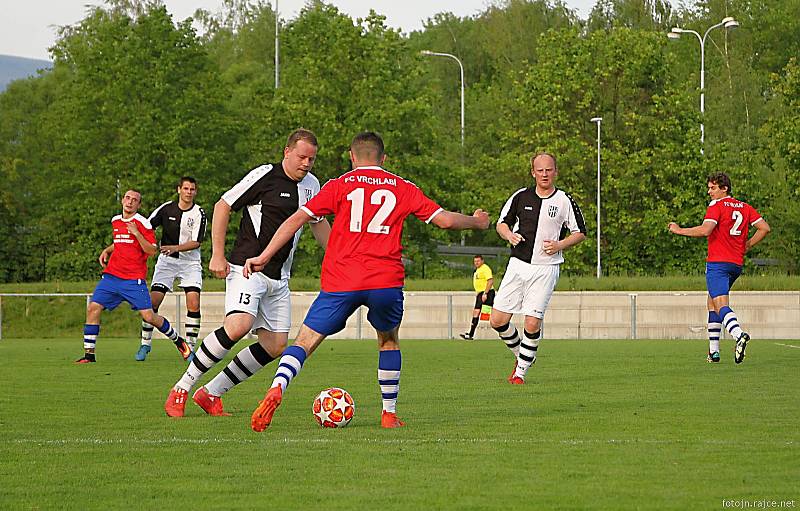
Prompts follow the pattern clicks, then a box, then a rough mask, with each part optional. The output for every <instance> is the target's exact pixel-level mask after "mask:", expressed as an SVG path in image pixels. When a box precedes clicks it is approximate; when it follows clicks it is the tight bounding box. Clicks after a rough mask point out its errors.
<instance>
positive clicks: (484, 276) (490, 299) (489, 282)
mask: <svg viewBox="0 0 800 511" xmlns="http://www.w3.org/2000/svg"><path fill="white" fill-rule="evenodd" d="M472 265H473V266H475V273H474V274H473V275H472V286H473V287H474V288H475V292H476V293H477V295H476V296H475V308H474V309H473V311H472V325H470V328H469V332H466V333H463V334H459V336H460V337H461V338H462V339H465V340H467V341H471V340H472V339H474V335H475V329H476V328H478V319H479V318H480V314H481V307H483V306H484V305H488V306H490V307H491V306H492V304H494V289H493V286H494V279H493V278H492V269H491V268H489V266H488V265H487V264H486V263H485V262H484V260H483V256H482V255H476V256H475V257H474V258H473V259H472Z"/></svg>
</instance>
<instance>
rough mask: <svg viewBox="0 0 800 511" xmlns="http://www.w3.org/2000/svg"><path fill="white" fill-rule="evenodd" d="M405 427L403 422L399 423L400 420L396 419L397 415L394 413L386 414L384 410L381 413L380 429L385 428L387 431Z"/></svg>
mask: <svg viewBox="0 0 800 511" xmlns="http://www.w3.org/2000/svg"><path fill="white" fill-rule="evenodd" d="M405 425H406V423H405V422H403V421H401V420H400V419H398V418H397V414H396V413H392V412H387V411H386V410H384V411H383V412H382V413H381V427H382V428H387V429H391V428H400V427H402V426H405Z"/></svg>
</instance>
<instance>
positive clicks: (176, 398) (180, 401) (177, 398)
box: [164, 389, 189, 417]
mask: <svg viewBox="0 0 800 511" xmlns="http://www.w3.org/2000/svg"><path fill="white" fill-rule="evenodd" d="M188 398H189V392H187V391H185V390H183V389H178V390H175V389H172V390H170V391H169V396H167V401H166V403H164V411H165V412H167V415H169V416H170V417H183V411H184V409H185V408H186V400H187V399H188Z"/></svg>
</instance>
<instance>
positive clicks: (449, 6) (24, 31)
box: [0, 0, 595, 60]
mask: <svg viewBox="0 0 800 511" xmlns="http://www.w3.org/2000/svg"><path fill="white" fill-rule="evenodd" d="M326 3H329V4H333V5H335V6H337V7H338V8H339V10H340V11H342V12H344V13H346V14H349V15H350V16H351V17H353V18H359V17H364V16H366V15H367V14H368V13H369V10H370V8H372V9H375V11H377V12H378V13H379V14H383V15H385V16H386V18H387V20H386V22H387V24H388V25H389V26H391V27H394V28H400V29H402V30H403V31H404V32H410V31H413V30H419V29H421V28H422V22H423V21H425V20H426V19H428V18H431V17H433V16H434V15H435V14H436V13H439V12H452V13H453V14H455V15H457V16H461V17H463V16H472V15H474V14H477V13H479V12H482V11H484V10H485V9H486V7H487V5H490V3H491V2H490V0H433V1H432V0H332V1H331V0H328V1H327V2H326ZM594 3H595V0H567V1H566V4H567V5H569V6H570V7H571V8H573V9H575V10H576V11H577V13H578V15H579V16H580V17H582V18H586V16H587V15H588V14H589V11H590V10H591V8H592V6H593V5H594ZM164 4H165V5H166V6H167V9H168V10H169V11H170V12H171V13H172V16H173V18H174V19H175V20H183V19H185V18H187V17H189V16H191V15H192V14H194V11H195V9H197V8H203V9H206V10H209V11H212V12H216V11H218V10H219V8H220V6H221V5H222V0H164ZM87 5H102V1H100V0H0V13H2V14H0V55H15V56H18V57H28V58H34V59H43V60H50V56H49V54H48V53H47V48H48V47H50V46H52V45H53V43H54V42H55V38H56V27H57V26H61V25H72V24H74V23H76V22H78V21H80V20H81V19H83V18H84V16H85V14H86V6H87ZM303 5H305V1H304V0H278V10H279V11H280V14H281V17H282V18H284V19H292V18H295V17H296V16H297V14H298V13H299V12H300V9H301V8H302V7H303Z"/></svg>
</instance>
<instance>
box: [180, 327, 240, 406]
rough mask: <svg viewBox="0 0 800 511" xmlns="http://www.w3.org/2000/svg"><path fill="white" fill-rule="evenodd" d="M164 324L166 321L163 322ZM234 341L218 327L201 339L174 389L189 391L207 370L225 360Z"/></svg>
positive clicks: (223, 329)
mask: <svg viewBox="0 0 800 511" xmlns="http://www.w3.org/2000/svg"><path fill="white" fill-rule="evenodd" d="M164 323H165V324H166V320H164ZM234 344H236V341H234V340H233V339H231V338H230V337H229V336H228V334H227V333H226V332H225V328H223V327H219V328H217V329H216V330H214V331H213V332H211V333H210V334H208V335H207V336H206V338H205V339H203V342H202V343H201V344H200V347H199V348H198V349H197V350H196V351H195V353H194V358H193V359H192V361H191V362H190V363H189V367H187V368H186V372H185V373H183V376H182V377H181V379H180V380H178V383H176V384H175V389H176V390H177V389H183V390H185V391H187V392H188V391H189V390H191V388H192V387H194V385H195V384H196V383H197V380H199V379H200V377H201V376H203V375H204V374H205V373H207V372H208V370H209V369H211V368H212V367H214V365H215V364H216V363H217V362H219V361H220V360H222V359H223V358H225V355H227V354H228V352H229V351H230V349H231V348H233V345H234Z"/></svg>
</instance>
